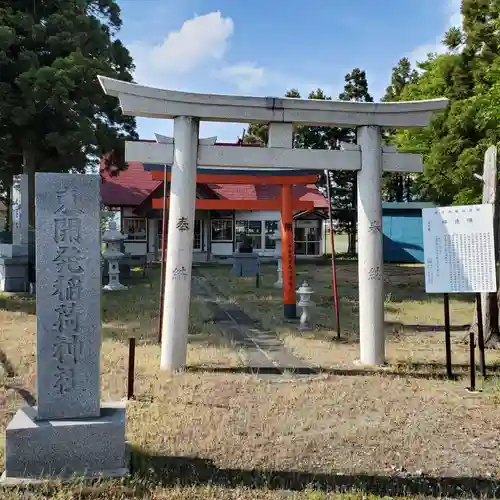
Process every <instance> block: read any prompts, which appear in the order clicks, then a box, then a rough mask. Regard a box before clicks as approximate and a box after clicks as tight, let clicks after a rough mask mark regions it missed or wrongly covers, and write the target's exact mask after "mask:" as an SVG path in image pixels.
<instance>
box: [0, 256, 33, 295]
mask: <svg viewBox="0 0 500 500" xmlns="http://www.w3.org/2000/svg"><path fill="white" fill-rule="evenodd" d="M28 271H29V262H28V256H27V255H19V256H14V257H4V256H0V292H13V293H20V292H27V291H28V283H29V273H28Z"/></svg>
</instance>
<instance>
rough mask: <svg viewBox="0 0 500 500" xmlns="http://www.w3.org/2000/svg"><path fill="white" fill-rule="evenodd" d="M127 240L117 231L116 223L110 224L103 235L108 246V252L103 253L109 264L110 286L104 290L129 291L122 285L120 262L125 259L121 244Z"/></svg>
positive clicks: (106, 286) (103, 239)
mask: <svg viewBox="0 0 500 500" xmlns="http://www.w3.org/2000/svg"><path fill="white" fill-rule="evenodd" d="M125 239H127V236H126V235H123V234H122V233H120V231H118V230H117V229H116V222H110V223H109V229H108V230H107V231H105V232H104V234H103V235H102V241H104V243H105V244H106V250H104V252H103V253H102V256H103V258H104V260H105V261H107V262H108V274H109V281H108V284H107V285H105V286H104V287H103V290H108V291H118V290H127V288H128V287H126V286H125V285H122V284H121V283H120V265H119V263H120V260H121V259H122V258H123V257H124V255H125V254H124V253H123V252H121V251H120V247H121V242H122V241H123V240H125Z"/></svg>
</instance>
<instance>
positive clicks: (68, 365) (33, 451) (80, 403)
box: [3, 173, 128, 484]
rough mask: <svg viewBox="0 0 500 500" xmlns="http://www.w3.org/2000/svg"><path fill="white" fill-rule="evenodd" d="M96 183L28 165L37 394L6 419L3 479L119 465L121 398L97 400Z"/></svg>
mask: <svg viewBox="0 0 500 500" xmlns="http://www.w3.org/2000/svg"><path fill="white" fill-rule="evenodd" d="M99 183H100V181H99V176H96V175H80V174H53V173H40V174H36V190H35V191H36V192H35V199H36V252H37V254H36V266H37V270H36V271H37V283H36V286H37V294H36V309H37V399H38V401H37V403H38V404H37V406H36V407H30V406H27V407H24V408H21V409H20V410H18V412H17V413H16V414H15V416H14V418H13V419H12V421H11V422H10V423H9V425H8V426H7V430H6V444H5V469H6V470H5V473H4V476H3V480H4V482H7V483H9V482H10V483H14V484H15V483H17V482H23V481H26V480H27V481H30V480H37V479H44V478H50V477H57V478H67V477H70V476H75V475H76V476H84V477H95V476H111V477H116V476H121V475H124V474H126V473H127V472H128V471H127V466H126V448H125V407H124V405H123V404H121V403H109V404H104V405H101V402H100V347H101V335H100V326H101V320H100V310H101V304H100V288H101V283H100V227H99V201H100V195H99Z"/></svg>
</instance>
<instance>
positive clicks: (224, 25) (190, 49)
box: [118, 0, 460, 141]
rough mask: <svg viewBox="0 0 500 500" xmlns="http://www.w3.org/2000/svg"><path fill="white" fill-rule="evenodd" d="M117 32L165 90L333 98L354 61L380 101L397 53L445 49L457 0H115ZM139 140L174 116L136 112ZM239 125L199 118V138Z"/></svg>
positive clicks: (225, 135)
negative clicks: (294, 92) (317, 92)
mask: <svg viewBox="0 0 500 500" xmlns="http://www.w3.org/2000/svg"><path fill="white" fill-rule="evenodd" d="M118 3H119V4H120V7H121V8H122V19H123V27H122V30H121V32H120V34H119V37H120V38H121V39H122V41H123V42H124V43H125V44H126V45H127V46H128V48H129V49H130V51H131V53H132V56H133V57H134V61H135V64H136V71H135V75H134V76H135V80H136V81H137V83H140V84H144V85H151V86H155V87H160V88H169V89H175V90H186V91H192V92H209V93H221V94H244V95H258V96H282V95H283V94H284V93H285V91H286V90H287V89H290V88H298V89H299V90H300V92H301V93H302V95H303V97H307V94H308V93H309V92H310V91H311V90H313V89H316V88H318V87H321V88H322V89H323V90H325V92H326V93H327V94H328V95H331V96H332V98H334V99H335V98H336V97H337V95H338V94H339V92H341V91H342V89H343V85H344V76H345V75H346V73H348V72H349V71H351V70H352V69H353V68H355V67H359V68H361V69H364V70H365V71H366V72H367V77H368V82H369V87H370V92H371V93H372V95H373V96H374V98H375V99H376V100H378V99H379V98H380V97H381V96H382V95H383V93H384V90H385V87H386V86H387V85H388V83H389V80H390V75H391V69H392V67H393V66H395V65H396V64H397V62H398V60H399V59H400V58H401V57H404V56H407V57H409V58H410V60H411V61H412V62H415V61H417V60H422V59H424V58H425V55H426V54H427V53H428V52H431V51H432V52H434V51H438V52H440V51H442V50H443V48H442V46H441V45H440V40H441V39H442V36H443V33H444V31H445V30H446V29H448V28H449V27H450V26H453V25H457V24H459V23H460V0H437V1H436V0H355V1H351V2H346V1H341V0H328V1H324V2H304V1H299V0H287V1H286V2H284V1H281V0H252V1H251V2H244V1H243V0H218V1H216V0H118ZM138 129H139V134H140V136H141V138H143V139H152V138H154V133H155V132H157V133H161V134H166V135H172V122H171V121H170V120H155V119H139V120H138ZM242 130H243V126H242V124H219V123H202V125H201V131H200V135H201V137H207V136H213V135H217V136H218V139H219V140H220V141H235V140H236V138H237V137H238V136H239V135H241V133H242Z"/></svg>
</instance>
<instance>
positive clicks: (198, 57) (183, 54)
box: [130, 11, 234, 85]
mask: <svg viewBox="0 0 500 500" xmlns="http://www.w3.org/2000/svg"><path fill="white" fill-rule="evenodd" d="M233 31H234V24H233V21H232V19H231V18H229V17H223V16H222V14H221V13H220V12H219V11H216V12H211V13H209V14H205V15H203V16H195V17H193V18H192V19H189V20H187V21H185V22H184V24H183V25H182V26H181V28H180V29H179V31H172V32H170V33H169V34H168V36H167V38H165V40H163V41H162V42H160V43H158V44H154V45H151V44H146V43H143V42H140V43H136V44H132V45H131V46H130V50H131V52H132V55H133V57H134V60H135V63H136V74H135V78H136V80H137V81H138V82H140V83H142V84H145V85H153V84H154V83H152V81H154V82H157V80H158V79H159V78H160V77H161V78H162V79H165V78H168V77H170V78H172V77H173V78H178V77H180V76H185V75H187V74H188V73H191V72H193V71H195V70H199V69H200V67H202V66H204V65H206V64H207V63H210V62H213V61H216V62H217V61H220V60H222V58H223V57H224V56H225V54H226V52H227V47H228V40H229V38H230V37H231V35H232V34H233Z"/></svg>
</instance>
